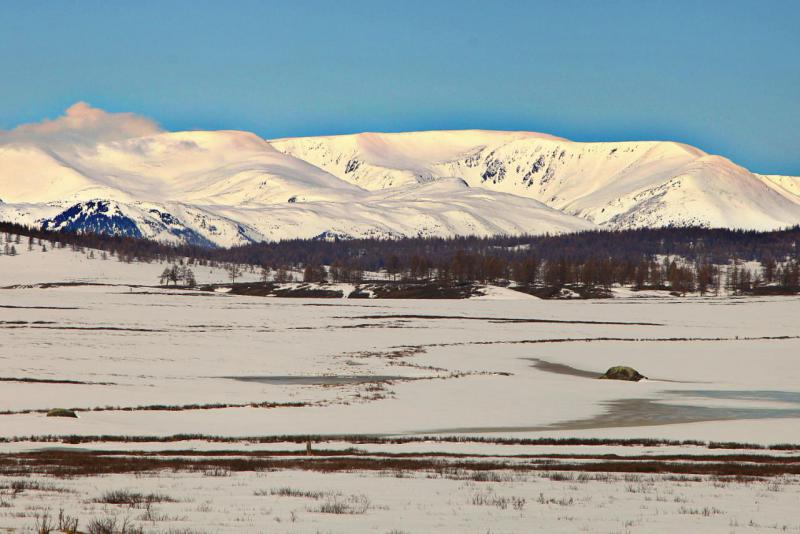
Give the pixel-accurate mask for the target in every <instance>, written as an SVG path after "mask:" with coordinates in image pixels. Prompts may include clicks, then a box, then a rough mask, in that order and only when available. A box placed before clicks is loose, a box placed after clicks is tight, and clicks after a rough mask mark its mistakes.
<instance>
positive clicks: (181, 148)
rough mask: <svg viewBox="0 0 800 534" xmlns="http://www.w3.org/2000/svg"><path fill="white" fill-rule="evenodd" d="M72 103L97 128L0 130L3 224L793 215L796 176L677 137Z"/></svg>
mask: <svg viewBox="0 0 800 534" xmlns="http://www.w3.org/2000/svg"><path fill="white" fill-rule="evenodd" d="M87 106H88V105H87ZM70 109H71V110H72V109H73V108H70ZM70 113H72V114H77V115H80V114H81V113H91V114H92V116H93V123H92V124H93V127H94V128H96V129H98V130H100V131H102V133H103V137H102V138H98V139H93V138H91V136H88V135H83V134H82V133H81V132H77V133H76V132H73V131H68V132H67V133H66V134H65V135H64V138H62V137H58V138H55V139H53V138H52V133H51V130H53V129H54V128H53V127H52V126H48V130H47V136H41V137H36V136H35V135H34V134H36V129H35V127H31V128H27V129H25V136H24V137H21V138H19V137H15V136H14V135H10V134H8V133H7V134H5V137H4V136H3V135H0V184H2V186H0V220H5V221H10V222H20V223H23V224H29V225H33V226H42V227H46V228H55V229H69V230H73V231H87V232H89V231H94V232H105V233H122V234H125V235H135V236H137V237H146V238H150V239H157V240H163V241H170V242H190V243H197V244H203V245H218V246H232V245H239V244H245V243H249V242H254V241H261V240H281V239H290V238H294V237H301V238H313V237H319V236H323V237H324V236H339V237H342V238H347V237H377V238H395V237H403V236H441V237H445V236H454V235H467V234H469V235H487V236H488V235H498V234H523V233H527V234H543V233H563V232H573V231H578V230H585V229H591V228H610V229H623V228H636V227H658V226H669V225H675V226H685V225H700V226H717V227H729V228H748V229H759V230H764V229H775V228H780V227H788V226H792V225H794V224H797V223H799V222H800V178H797V177H788V176H776V175H760V174H755V173H751V172H750V171H748V170H747V169H744V168H743V167H741V166H738V165H736V164H735V163H733V162H731V161H730V160H727V159H725V158H723V157H721V156H715V155H712V154H707V153H705V152H704V151H702V150H700V149H698V148H695V147H692V146H690V145H686V144H682V143H677V142H672V141H643V142H636V141H629V142H620V143H579V142H574V141H570V140H568V139H564V138H561V137H557V136H553V135H549V134H543V133H536V132H525V131H494V130H442V131H420V132H401V133H380V132H366V133H361V134H343V135H336V136H316V137H297V138H281V139H273V140H268V139H263V138H261V137H259V136H258V135H256V134H254V133H251V132H244V131H238V130H219V131H185V132H166V131H163V130H160V129H158V128H157V127H156V126H155V125H154V123H153V124H150V123H144V125H142V124H139V123H137V124H136V128H133V129H131V128H129V127H126V124H125V123H124V122H123V123H122V125H121V127H120V131H117V130H113V129H108V128H106V129H103V128H100V127H99V126H102V120H104V116H106V115H107V116H109V117H111V119H109V121H111V122H112V123H113V124H118V123H119V122H120V121H121V120H122V119H120V118H119V117H118V116H117V115H118V114H106V113H105V112H102V110H97V109H95V108H90V107H89V108H85V107H84V108H78V109H75V110H73V111H70ZM104 114H105V115H104ZM123 118H124V119H125V120H127V118H125V117H123ZM95 119H96V120H95ZM58 121H59V120H58V119H56V120H55V121H51V122H52V123H54V124H56V125H59V124H60V123H59V122H58ZM98 121H99V123H98ZM98 124H99V126H98ZM59 127H60V126H59ZM56 130H58V129H57V128H56ZM58 131H59V132H60V130H58ZM131 131H134V132H135V133H136V135H134V136H131V134H130V132H131ZM10 133H11V134H14V131H11V132H10ZM0 134H2V132H0ZM140 134H141V135H140ZM48 136H50V137H48ZM76 139H77V140H79V141H76Z"/></svg>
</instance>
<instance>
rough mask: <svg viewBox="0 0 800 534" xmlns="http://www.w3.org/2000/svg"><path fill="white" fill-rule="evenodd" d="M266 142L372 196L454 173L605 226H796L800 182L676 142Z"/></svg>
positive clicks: (466, 136)
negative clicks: (757, 171)
mask: <svg viewBox="0 0 800 534" xmlns="http://www.w3.org/2000/svg"><path fill="white" fill-rule="evenodd" d="M272 145H273V146H274V147H275V148H277V149H278V150H281V151H282V152H285V153H286V154H291V155H293V156H296V157H298V158H301V159H303V160H305V161H307V162H309V163H311V164H313V165H316V166H318V167H320V168H322V169H325V170H327V171H328V172H330V173H331V174H334V175H336V176H338V177H339V178H341V179H343V180H347V181H348V182H350V183H353V184H356V185H358V186H360V187H364V188H366V189H370V190H377V189H384V188H391V187H396V186H398V185H403V184H410V183H426V182H430V181H435V180H439V179H442V178H444V177H451V176H458V177H460V178H463V179H464V180H465V181H466V182H467V183H468V184H469V185H470V186H472V187H481V188H485V189H489V190H492V191H502V192H505V193H510V194H514V195H519V196H523V197H527V198H533V199H536V200H539V201H541V202H543V203H545V204H547V205H548V206H550V207H553V208H556V209H558V210H561V211H564V212H565V213H569V214H571V215H575V216H577V217H580V218H583V219H585V220H588V221H591V222H593V223H595V224H597V225H601V226H603V227H609V228H633V227H644V226H664V225H688V224H698V225H704V226H718V227H729V228H751V229H762V230H765V229H774V228H780V227H784V226H790V225H794V224H798V223H800V196H798V195H800V185H798V184H800V180H798V179H797V178H793V177H777V176H762V175H758V174H753V173H751V172H749V171H748V170H747V169H745V168H743V167H740V166H738V165H736V164H734V163H732V162H731V161H729V160H727V159H725V158H722V157H720V156H714V155H709V154H706V153H705V152H703V151H701V150H699V149H697V148H694V147H691V146H688V145H683V144H679V143H674V142H624V143H576V142H572V141H568V140H566V139H561V138H557V137H553V136H549V135H544V134H537V133H531V132H495V131H480V130H472V131H441V132H410V133H397V134H379V133H364V134H355V135H342V136H331V137H308V138H295V139H279V140H275V141H272Z"/></svg>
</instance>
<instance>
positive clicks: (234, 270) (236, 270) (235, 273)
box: [225, 263, 242, 284]
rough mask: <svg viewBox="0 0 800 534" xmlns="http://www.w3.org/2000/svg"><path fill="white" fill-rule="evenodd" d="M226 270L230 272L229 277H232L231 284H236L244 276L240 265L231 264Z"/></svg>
mask: <svg viewBox="0 0 800 534" xmlns="http://www.w3.org/2000/svg"><path fill="white" fill-rule="evenodd" d="M225 270H226V271H228V276H230V277H231V284H235V283H236V279H237V278H239V276H241V275H242V268H241V267H240V266H239V264H238V263H229V264H228V265H227V266H226V267H225Z"/></svg>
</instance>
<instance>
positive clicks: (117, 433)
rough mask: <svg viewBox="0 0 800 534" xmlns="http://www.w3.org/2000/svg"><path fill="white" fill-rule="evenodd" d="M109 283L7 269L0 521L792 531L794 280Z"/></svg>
mask: <svg viewBox="0 0 800 534" xmlns="http://www.w3.org/2000/svg"><path fill="white" fill-rule="evenodd" d="M4 261H5V260H4ZM98 263H100V262H99V260H98ZM115 263H116V262H115ZM160 268H163V267H157V266H153V269H151V270H153V271H158V270H160ZM0 274H5V273H0ZM213 274H214V273H213V272H212V273H210V275H209V276H211V275H213ZM15 276H18V277H20V276H22V275H15ZM149 276H150V275H149V274H148V277H149ZM143 281H144V280H143ZM207 281H208V282H214V279H213V276H211V278H209V279H208V280H207ZM18 282H22V280H18ZM117 283H118V284H120V285H113V286H84V285H76V286H61V287H49V288H42V287H21V286H20V284H15V283H14V282H12V283H4V282H2V280H0V285H2V286H4V287H10V286H14V285H16V286H17V287H10V288H8V289H3V290H0V387H1V388H2V390H0V391H2V393H1V394H0V441H1V442H0V531H2V530H3V529H6V530H7V531H9V532H14V531H20V532H21V531H25V530H26V529H27V530H28V531H33V527H34V526H35V523H36V521H37V518H38V520H39V521H40V522H41V520H42V514H44V513H45V511H47V513H49V515H50V517H55V516H57V515H58V512H59V509H62V508H63V510H64V513H66V514H68V515H71V516H75V517H77V518H79V521H80V526H79V529H80V530H81V531H88V530H87V529H88V528H89V524H90V521H91V520H93V519H98V518H100V519H102V518H116V521H117V522H118V525H117V529H116V531H120V527H121V525H122V522H123V520H124V519H126V518H127V519H128V521H129V523H128V525H127V528H128V532H138V530H135V529H134V530H131V525H133V526H134V527H135V528H141V529H143V531H144V532H154V533H155V532H164V533H167V532H172V533H178V532H185V533H199V532H208V533H211V532H348V533H349V532H395V533H399V532H409V533H410V532H480V533H486V532H494V533H500V532H531V531H541V532H558V531H562V532H575V531H584V532H675V531H677V530H679V529H687V530H689V531H703V532H725V533H728V532H746V531H756V532H773V531H775V530H779V531H798V530H800V519H799V518H798V516H797V513H796V503H797V499H798V494H800V456H798V450H800V362H798V358H799V357H800V330H799V329H798V325H797V317H798V311H800V300H798V299H797V298H794V297H770V298H743V299H735V298H706V299H688V300H681V299H670V298H667V299H642V298H619V299H613V300H598V301H574V302H567V301H543V300H538V299H533V298H529V299H514V300H503V299H501V298H499V297H503V294H500V293H496V294H495V295H489V296H495V297H497V298H495V299H492V298H486V299H470V300H452V301H445V300H367V299H361V300H355V299H353V300H351V299H336V300H330V299H271V298H263V297H248V296H236V295H230V294H226V293H213V292H185V291H166V290H162V289H156V288H152V287H137V286H135V284H134V285H123V284H125V280H124V278H123V277H121V278H120V280H118V282H117ZM153 283H154V281H151V282H150V284H151V285H152V284H153ZM23 285H24V284H23ZM28 285H30V284H28ZM613 365H630V366H632V367H634V368H636V369H637V370H639V371H640V372H641V373H642V374H644V375H646V376H648V377H649V379H648V380H643V381H641V382H638V383H633V382H619V381H610V380H596V379H595V377H596V376H599V375H600V374H602V373H603V372H604V371H605V370H606V369H607V368H609V367H611V366H613ZM53 408H65V409H71V410H74V412H75V414H76V415H77V417H75V418H70V417H47V412H48V410H51V409H53ZM177 435H183V436H178V437H176V436H177ZM564 440H566V441H564ZM712 442H713V443H712ZM309 449H310V450H309ZM110 490H126V491H127V495H128V496H127V497H125V498H121V499H116V501H119V502H117V503H114V502H102V501H104V500H105V501H115V499H111V498H109V496H108V495H106V492H107V491H110ZM136 493H140V494H141V495H139V496H136V495H135V494H136ZM124 494H126V493H125V492H122V493H121V494H120V495H122V496H123V497H124ZM149 494H153V495H152V496H149V497H148V495H149ZM118 497H119V495H118ZM126 499H127V500H126ZM109 520H113V519H109ZM97 532H101V531H97Z"/></svg>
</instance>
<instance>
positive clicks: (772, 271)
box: [0, 223, 800, 294]
mask: <svg viewBox="0 0 800 534" xmlns="http://www.w3.org/2000/svg"><path fill="white" fill-rule="evenodd" d="M0 232H1V233H2V236H4V237H3V245H2V248H1V249H0V250H2V253H3V254H15V253H16V247H18V246H19V245H20V244H21V243H22V241H21V237H20V236H25V240H27V244H28V247H33V246H37V247H42V250H46V249H47V247H48V246H49V247H50V248H53V247H64V246H70V247H78V248H80V247H86V248H93V249H99V250H101V251H102V254H103V255H104V256H105V255H107V254H108V255H110V256H113V257H115V258H116V259H117V260H118V261H134V260H137V261H166V262H168V263H171V264H174V265H173V266H172V267H169V268H166V269H165V270H164V272H163V273H162V277H161V283H162V284H164V283H167V284H170V283H172V284H173V285H176V284H178V283H179V282H180V283H181V284H183V285H188V286H192V285H194V282H193V280H194V278H193V274H192V272H191V268H190V267H191V265H194V264H197V265H222V266H225V267H226V268H227V270H228V273H229V276H230V280H231V283H235V282H236V280H237V278H239V277H240V276H241V274H242V267H241V265H250V266H251V267H252V268H253V269H259V270H260V272H261V278H262V279H263V281H265V282H266V281H267V280H268V279H270V278H271V279H272V280H273V281H275V282H279V283H280V282H285V281H289V280H291V276H290V274H289V273H290V271H292V270H293V271H299V272H302V280H303V281H304V282H326V281H328V282H352V283H358V282H361V281H363V280H364V279H365V273H370V272H382V273H384V274H385V277H387V278H388V279H389V280H391V281H398V282H400V281H404V282H409V281H419V282H430V281H436V282H440V283H442V282H446V283H468V282H480V283H499V284H503V283H507V282H510V281H513V282H515V283H516V284H517V285H519V286H522V287H527V288H531V290H533V289H534V288H544V289H546V290H552V289H556V288H563V287H571V288H580V289H582V290H584V291H586V290H589V291H594V290H600V291H602V290H603V289H607V288H609V287H611V286H613V285H625V286H631V287H633V288H636V289H662V290H670V291H673V292H677V293H687V292H700V293H715V292H719V291H720V289H722V286H723V284H724V285H725V289H726V290H727V291H728V292H732V293H737V294H748V293H758V294H764V293H793V292H797V291H800V261H799V259H798V251H797V242H798V240H800V227H794V228H791V229H787V230H781V231H773V232H755V231H740V230H725V229H707V228H698V227H688V228H661V229H639V230H624V231H591V232H581V233H575V234H566V235H559V236H548V235H545V236H518V237H491V238H480V237H456V238H450V239H443V238H430V239H429V238H415V239H400V240H347V241H345V240H289V241H282V242H276V243H254V244H249V245H246V246H240V247H233V248H204V247H198V246H186V245H167V244H163V243H157V242H152V241H147V240H142V239H135V238H130V237H120V236H108V235H99V234H75V233H56V232H51V231H46V230H40V229H35V228H27V227H22V226H19V225H16V224H10V223H0ZM182 258H189V260H188V262H187V263H188V264H189V265H184V264H183V260H182ZM723 266H724V267H723ZM325 267H327V268H325Z"/></svg>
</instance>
